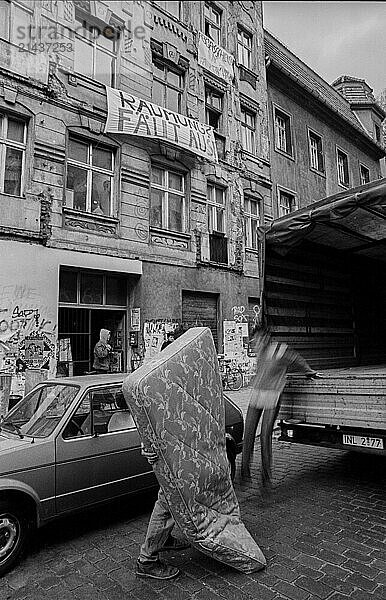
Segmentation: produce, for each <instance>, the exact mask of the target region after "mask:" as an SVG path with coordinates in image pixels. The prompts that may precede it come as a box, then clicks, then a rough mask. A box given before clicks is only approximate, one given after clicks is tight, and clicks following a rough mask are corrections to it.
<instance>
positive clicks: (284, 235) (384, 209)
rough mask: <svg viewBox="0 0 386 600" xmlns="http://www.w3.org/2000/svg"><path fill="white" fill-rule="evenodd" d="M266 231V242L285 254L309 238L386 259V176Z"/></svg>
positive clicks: (336, 196) (281, 219)
mask: <svg viewBox="0 0 386 600" xmlns="http://www.w3.org/2000/svg"><path fill="white" fill-rule="evenodd" d="M264 233H265V239H266V243H267V245H269V246H270V247H271V248H273V250H274V251H275V252H277V253H279V254H283V255H284V254H286V253H287V252H289V250H290V249H291V248H293V247H295V246H297V245H299V244H300V243H301V242H303V241H304V240H307V241H309V242H313V243H316V244H320V245H322V246H328V247H332V248H335V249H336V250H341V251H346V252H349V253H351V254H355V255H356V256H364V257H367V258H372V259H376V260H382V261H384V262H386V178H385V179H378V180H376V181H373V182H371V183H368V184H366V185H362V186H360V187H357V188H352V189H350V190H347V191H344V192H341V193H340V194H335V195H334V196H330V197H329V198H325V199H323V200H320V201H319V202H315V203H314V204H312V205H311V206H308V207H306V208H303V209H300V210H297V211H295V212H293V213H291V214H290V215H287V216H285V217H281V218H280V219H277V220H276V221H274V222H273V223H272V224H271V225H270V227H268V228H264Z"/></svg>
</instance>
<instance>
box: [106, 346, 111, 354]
mask: <svg viewBox="0 0 386 600" xmlns="http://www.w3.org/2000/svg"><path fill="white" fill-rule="evenodd" d="M106 348H107V350H108V351H109V352H111V346H110V344H106Z"/></svg>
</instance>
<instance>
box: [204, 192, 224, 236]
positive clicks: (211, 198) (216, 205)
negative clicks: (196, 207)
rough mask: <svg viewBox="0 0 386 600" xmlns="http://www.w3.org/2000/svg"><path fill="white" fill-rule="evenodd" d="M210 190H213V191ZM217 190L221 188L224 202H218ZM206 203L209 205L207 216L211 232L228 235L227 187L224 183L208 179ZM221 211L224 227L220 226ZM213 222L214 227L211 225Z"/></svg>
mask: <svg viewBox="0 0 386 600" xmlns="http://www.w3.org/2000/svg"><path fill="white" fill-rule="evenodd" d="M209 190H213V193H212V192H210V193H209ZM216 190H220V191H221V194H222V199H223V202H222V203H220V202H216ZM206 205H207V217H208V221H207V224H208V232H209V233H221V234H223V235H224V236H225V235H226V227H227V222H226V188H225V187H224V186H222V185H218V184H217V183H215V182H214V181H208V182H207V184H206ZM217 211H221V213H222V220H223V229H222V230H221V229H219V228H218V213H217ZM211 222H212V224H213V227H211V226H210V223H211Z"/></svg>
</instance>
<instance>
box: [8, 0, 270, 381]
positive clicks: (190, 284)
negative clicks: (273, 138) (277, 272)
mask: <svg viewBox="0 0 386 600" xmlns="http://www.w3.org/2000/svg"><path fill="white" fill-rule="evenodd" d="M108 91H109V94H110V96H109V102H110V104H109V105H108V101H107V93H108ZM266 106H267V102H266V81H265V63H264V44H263V29H262V11H261V3H260V2H145V1H142V2H133V1H129V0H124V1H113V0H110V1H108V0H106V1H93V0H64V1H61V2H57V1H56V0H41V1H34V0H28V1H27V0H10V1H9V0H1V1H0V119H1V120H0V146H1V155H0V156H1V161H2V163H1V169H0V172H1V176H0V215H1V216H0V235H1V238H0V252H1V262H2V268H1V273H0V285H1V292H0V298H1V301H0V310H1V314H0V339H1V348H0V358H1V359H2V361H3V362H2V366H3V368H6V369H14V368H15V366H16V361H17V359H18V358H19V359H21V360H23V361H24V362H25V363H27V364H28V366H32V367H33V366H35V367H41V366H46V367H48V366H50V369H51V372H55V371H56V361H57V360H58V364H59V372H60V373H62V374H66V373H69V372H70V373H74V374H81V373H84V372H86V371H88V370H89V369H90V368H91V366H92V362H91V361H92V348H93V346H94V344H95V342H96V341H97V339H98V333H99V329H100V328H101V327H105V328H108V329H110V330H111V331H112V334H113V338H112V339H113V348H114V353H115V359H116V369H117V370H125V369H130V368H131V366H132V358H133V357H134V355H135V357H136V358H138V356H139V355H141V354H142V355H143V353H144V351H145V350H146V348H145V346H144V343H143V342H144V338H146V339H145V342H146V340H147V341H148V340H149V339H151V338H149V332H154V331H157V330H160V331H161V332H163V331H165V328H166V329H167V328H173V327H179V328H180V329H185V328H187V327H189V326H192V325H195V324H204V325H208V326H210V327H211V329H212V331H213V334H214V337H215V340H216V343H217V346H218V349H219V351H221V349H222V344H223V340H222V323H223V320H226V319H232V318H233V317H234V315H235V312H236V313H237V311H239V313H240V312H241V314H242V315H244V317H243V318H244V319H245V320H249V321H252V320H253V319H254V318H255V317H256V307H257V305H258V299H259V293H260V292H259V273H260V272H259V261H258V258H259V257H258V253H257V236H256V227H257V226H258V225H259V223H260V222H261V220H262V218H263V216H264V218H265V219H267V220H269V219H272V216H273V213H272V207H271V193H270V187H271V186H270V174H269V143H268V125H267V114H266ZM108 117H109V128H108V131H106V122H107V119H108ZM115 117H116V118H115ZM114 119H115V120H114ZM208 125H209V126H210V127H208ZM130 128H131V129H130ZM216 154H217V157H216ZM58 340H62V342H63V343H61V342H60V343H59V345H58ZM157 343H158V342H157Z"/></svg>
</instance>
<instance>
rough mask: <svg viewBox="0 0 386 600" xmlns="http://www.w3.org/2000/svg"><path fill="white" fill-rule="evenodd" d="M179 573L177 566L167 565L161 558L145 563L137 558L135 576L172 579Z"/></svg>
mask: <svg viewBox="0 0 386 600" xmlns="http://www.w3.org/2000/svg"><path fill="white" fill-rule="evenodd" d="M179 574H180V570H179V569H177V567H173V566H172V565H168V564H166V563H164V562H162V560H159V559H157V560H154V561H150V562H147V563H141V562H140V561H139V560H137V570H136V575H137V577H148V578H150V579H174V577H177V575H179Z"/></svg>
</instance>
